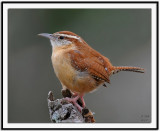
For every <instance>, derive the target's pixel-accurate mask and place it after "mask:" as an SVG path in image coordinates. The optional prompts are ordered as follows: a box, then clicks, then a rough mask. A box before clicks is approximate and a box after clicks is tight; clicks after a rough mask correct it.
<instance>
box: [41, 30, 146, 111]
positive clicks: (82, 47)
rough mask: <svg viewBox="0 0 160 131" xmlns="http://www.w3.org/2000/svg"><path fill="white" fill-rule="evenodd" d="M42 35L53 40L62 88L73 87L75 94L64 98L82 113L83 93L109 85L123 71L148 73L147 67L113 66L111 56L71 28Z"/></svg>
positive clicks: (54, 65)
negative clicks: (79, 102) (93, 45)
mask: <svg viewBox="0 0 160 131" xmlns="http://www.w3.org/2000/svg"><path fill="white" fill-rule="evenodd" d="M38 35H39V36H42V37H46V38H48V39H49V40H50V43H51V46H52V55H51V61H52V65H53V69H54V72H55V74H56V76H57V77H58V79H59V81H60V83H61V85H62V88H63V89H69V90H70V91H71V92H72V93H73V96H74V97H72V98H68V97H66V98H64V99H65V100H66V101H69V102H72V103H73V104H74V105H75V106H76V107H77V109H78V110H79V111H80V112H81V111H82V109H83V108H84V107H85V106H86V105H85V101H84V99H83V96H84V95H85V94H87V93H89V92H92V91H94V90H96V89H97V88H98V87H100V86H104V87H106V83H110V76H112V75H113V74H115V73H118V72H119V71H132V72H138V73H144V69H143V68H140V67H130V66H113V65H112V64H111V62H110V60H109V59H108V58H107V57H105V56H103V55H102V54H100V53H99V52H98V51H96V50H95V49H93V48H92V47H91V46H89V45H88V44H87V43H86V42H85V41H84V40H83V39H82V37H80V36H79V35H77V34H75V33H73V32H71V31H59V32H55V33H53V34H49V33H40V34H38ZM78 99H81V101H82V107H81V106H80V105H79V104H78V103H77V100H78Z"/></svg>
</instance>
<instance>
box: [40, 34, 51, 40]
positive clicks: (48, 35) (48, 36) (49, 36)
mask: <svg viewBox="0 0 160 131" xmlns="http://www.w3.org/2000/svg"><path fill="white" fill-rule="evenodd" d="M38 35H39V36H42V37H46V38H48V39H53V34H48V33H40V34H38Z"/></svg>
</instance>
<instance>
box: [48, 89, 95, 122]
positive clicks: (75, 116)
mask: <svg viewBox="0 0 160 131" xmlns="http://www.w3.org/2000/svg"><path fill="white" fill-rule="evenodd" d="M62 95H63V97H72V93H71V92H70V91H69V90H68V89H67V90H62ZM78 104H79V105H80V106H82V103H81V101H80V99H79V100H78ZM48 108H49V115H50V119H51V122H54V123H93V122H95V120H94V118H93V113H92V112H91V111H90V110H89V109H87V108H84V109H82V113H80V112H79V111H78V110H77V108H76V107H75V106H74V105H73V104H72V103H69V102H68V101H66V100H64V99H63V98H62V99H56V100H55V99H54V97H53V92H52V91H50V92H49V93H48Z"/></svg>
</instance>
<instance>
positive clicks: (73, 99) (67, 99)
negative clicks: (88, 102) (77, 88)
mask: <svg viewBox="0 0 160 131" xmlns="http://www.w3.org/2000/svg"><path fill="white" fill-rule="evenodd" d="M79 98H80V96H79V95H77V96H76V97H74V98H69V97H66V98H64V100H66V101H68V102H72V103H73V104H74V105H75V106H76V107H77V109H78V110H79V111H80V112H82V107H81V106H80V105H79V104H78V103H77V100H78V99H79Z"/></svg>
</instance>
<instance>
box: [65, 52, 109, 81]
mask: <svg viewBox="0 0 160 131" xmlns="http://www.w3.org/2000/svg"><path fill="white" fill-rule="evenodd" d="M68 53H69V55H70V58H71V63H72V66H73V67H74V68H75V69H77V70H79V71H87V72H88V73H89V74H90V75H91V76H93V78H97V79H99V80H101V81H106V82H108V83H110V80H109V73H108V71H107V70H106V68H107V65H106V63H105V60H104V59H103V57H102V56H100V55H94V54H92V53H91V52H89V51H88V52H87V53H86V54H84V53H83V52H81V51H78V50H70V51H69V52H68Z"/></svg>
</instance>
